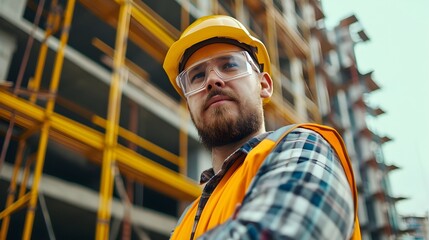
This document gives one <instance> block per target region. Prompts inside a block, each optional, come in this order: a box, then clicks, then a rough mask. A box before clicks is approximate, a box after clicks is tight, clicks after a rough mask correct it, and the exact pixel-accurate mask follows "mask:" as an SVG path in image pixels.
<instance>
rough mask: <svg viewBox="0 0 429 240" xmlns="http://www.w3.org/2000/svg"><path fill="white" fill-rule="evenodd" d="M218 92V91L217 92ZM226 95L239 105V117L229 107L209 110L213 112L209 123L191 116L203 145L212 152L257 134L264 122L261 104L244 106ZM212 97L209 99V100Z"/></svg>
mask: <svg viewBox="0 0 429 240" xmlns="http://www.w3.org/2000/svg"><path fill="white" fill-rule="evenodd" d="M215 91H216V90H215ZM215 94H224V95H228V96H230V97H232V99H233V100H234V101H235V102H236V103H237V104H238V105H239V109H240V113H239V114H238V116H237V117H234V114H233V113H231V112H230V111H231V109H229V108H228V107H227V106H219V107H216V108H215V109H209V110H210V111H212V112H211V114H210V116H206V117H209V118H210V119H209V121H207V120H206V121H205V122H201V121H200V122H199V123H198V122H196V121H195V119H194V117H193V115H192V114H191V118H192V121H193V122H194V125H195V127H196V128H197V131H198V135H199V136H200V140H201V142H202V144H203V145H204V146H205V147H206V148H207V149H208V150H211V149H212V148H213V147H220V146H224V145H227V144H230V143H234V142H238V141H240V140H242V139H244V138H245V137H247V136H249V135H251V134H253V133H255V132H257V131H258V130H259V129H260V127H261V125H262V124H263V123H262V122H263V120H262V118H263V117H262V106H261V104H262V103H261V104H249V106H243V105H242V103H241V101H239V100H238V99H237V98H234V97H233V96H231V95H230V94H225V93H224V92H222V93H217V92H216V93H213V94H212V95H215ZM209 98H210V96H209V97H208V99H209Z"/></svg>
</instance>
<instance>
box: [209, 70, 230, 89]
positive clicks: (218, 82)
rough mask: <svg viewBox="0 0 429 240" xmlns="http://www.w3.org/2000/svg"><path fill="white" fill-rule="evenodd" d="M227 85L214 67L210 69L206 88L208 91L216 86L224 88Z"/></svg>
mask: <svg viewBox="0 0 429 240" xmlns="http://www.w3.org/2000/svg"><path fill="white" fill-rule="evenodd" d="M224 86H225V82H224V81H223V80H222V79H221V78H220V77H219V76H218V75H217V74H216V72H215V71H214V70H213V69H210V70H209V72H208V73H207V85H206V89H207V90H208V91H210V90H212V89H213V88H214V87H218V88H222V87H224Z"/></svg>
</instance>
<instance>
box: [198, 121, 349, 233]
mask: <svg viewBox="0 0 429 240" xmlns="http://www.w3.org/2000/svg"><path fill="white" fill-rule="evenodd" d="M268 134H269V133H265V134H262V135H260V136H257V137H255V138H253V139H251V140H249V141H248V142H247V143H246V144H244V145H243V146H242V147H241V148H239V149H237V150H236V151H235V152H234V153H232V154H231V155H230V156H229V157H228V158H227V159H226V160H225V161H224V163H223V165H222V168H221V170H220V172H218V173H217V174H215V173H214V172H213V169H208V170H206V171H204V172H203V173H202V174H201V183H206V185H205V187H204V190H203V193H202V196H201V199H200V202H199V205H198V211H197V216H195V222H194V227H193V231H192V236H191V239H193V235H194V232H195V229H196V226H197V224H198V220H199V217H200V215H201V212H202V211H203V209H204V206H205V204H206V203H207V200H208V199H209V197H210V195H211V193H212V192H213V190H214V189H215V188H216V186H217V185H218V183H219V181H220V180H221V179H222V177H223V176H224V175H225V173H226V172H227V171H228V169H229V168H230V167H231V165H232V164H233V163H234V162H236V161H243V160H244V159H245V157H246V156H247V154H248V153H249V152H250V151H251V150H252V149H253V148H254V147H255V146H256V145H257V144H259V143H260V142H261V141H262V140H263V138H265V137H266V136H267V135H268ZM353 222H354V208H353V198H352V193H351V190H350V187H349V184H348V182H347V178H346V176H345V173H344V170H343V168H342V166H341V164H340V162H339V160H338V157H337V155H336V153H335V152H334V151H333V149H332V148H331V147H330V145H329V144H328V143H327V142H326V140H324V139H323V138H322V137H321V136H320V135H319V134H317V133H315V132H314V131H311V130H307V129H303V128H298V129H295V130H293V131H292V132H291V133H289V134H288V135H287V136H286V137H285V138H284V139H282V140H281V141H280V143H279V144H278V145H277V146H276V148H275V149H274V150H273V152H272V153H271V154H270V155H268V156H267V158H266V159H265V161H264V163H263V165H262V166H261V168H260V170H259V171H258V174H257V175H256V176H255V178H254V179H253V182H252V184H251V186H250V188H249V189H248V191H247V196H246V198H245V199H244V201H243V203H242V204H241V206H240V207H239V209H237V212H236V213H235V214H234V216H232V217H231V218H230V219H229V220H228V221H226V222H225V223H224V224H222V225H219V226H217V227H215V228H214V229H211V230H210V231H208V232H206V233H205V234H204V235H202V236H200V237H199V239H219V240H224V239H240V240H242V239H348V238H349V237H350V234H351V232H352V229H353Z"/></svg>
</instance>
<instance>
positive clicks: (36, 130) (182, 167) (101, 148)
mask: <svg viewBox="0 0 429 240" xmlns="http://www.w3.org/2000/svg"><path fill="white" fill-rule="evenodd" d="M29 2H31V3H33V5H34V6H35V2H33V1H29ZM65 2H66V5H65V8H64V10H61V8H60V7H59V6H60V3H58V2H57V1H56V0H52V1H50V4H51V6H50V7H49V11H48V12H46V11H43V9H44V6H43V4H44V1H43V0H40V1H38V7H37V8H36V20H35V22H34V26H35V27H37V25H39V23H38V22H37V21H38V20H37V16H39V18H40V15H41V14H45V15H47V17H46V23H47V27H46V29H45V31H44V37H43V40H42V41H41V46H40V48H39V52H38V57H37V64H36V66H37V67H36V70H35V73H34V76H33V77H32V78H31V79H30V80H29V81H28V85H27V86H26V87H23V88H21V83H20V81H16V82H15V86H14V88H13V89H12V88H11V86H10V85H8V86H4V87H2V88H1V89H0V117H1V118H3V119H5V120H6V121H8V122H9V127H8V130H7V132H6V133H5V140H4V144H3V148H2V162H0V169H1V165H2V163H3V162H4V155H6V151H7V150H8V143H9V141H11V140H16V141H17V142H18V148H17V152H16V159H15V161H14V167H13V174H12V178H11V181H10V186H9V191H8V196H7V200H6V206H5V208H4V209H3V210H2V211H1V212H0V219H1V220H2V226H1V234H0V239H6V238H7V233H8V226H9V221H10V216H11V215H12V214H14V213H15V212H17V211H18V210H20V209H24V208H26V217H25V223H24V230H23V236H22V238H23V239H30V238H31V234H32V228H33V223H34V216H35V209H36V205H37V202H38V198H39V186H40V181H41V178H42V173H43V167H44V161H45V154H46V150H47V146H48V141H49V140H53V141H55V142H57V143H59V144H61V145H62V146H65V147H66V148H68V149H71V150H72V151H74V152H77V153H79V154H82V155H83V156H85V157H86V158H87V159H89V160H91V161H93V162H94V163H96V164H98V165H100V166H101V180H100V190H99V205H98V215H97V216H98V217H97V223H96V239H109V226H110V218H111V212H110V209H111V201H112V195H113V189H114V181H115V180H114V179H115V176H117V174H118V173H117V171H116V169H118V171H119V172H120V174H121V175H123V176H126V177H127V178H129V179H131V180H132V181H136V182H140V183H142V184H144V185H145V186H148V187H151V188H153V189H156V190H157V191H159V192H162V193H164V194H166V195H168V196H170V197H172V198H174V199H177V200H179V201H191V200H193V199H195V198H196V197H197V196H198V195H199V194H200V192H201V189H200V186H199V185H198V184H197V183H196V182H195V181H193V180H191V179H190V178H188V177H186V169H187V155H188V152H187V148H186V145H187V136H188V133H187V131H186V123H187V122H189V119H188V116H187V114H186V113H185V112H186V110H185V106H184V104H183V103H177V104H176V105H174V104H173V106H179V108H178V109H179V110H178V111H179V112H180V113H181V116H182V121H181V122H182V123H185V124H183V126H182V127H181V130H180V137H179V139H177V141H179V142H180V144H179V146H180V153H179V155H176V154H174V153H171V152H169V151H167V150H165V149H163V148H161V147H160V146H158V145H157V144H155V143H153V142H151V141H150V140H148V139H145V138H143V137H141V136H139V135H137V134H136V133H134V132H133V131H132V130H128V129H125V128H123V127H121V126H120V125H119V116H120V114H121V97H122V86H123V84H124V82H125V81H127V80H128V79H129V78H130V76H131V72H132V73H133V74H136V73H137V74H138V75H140V76H142V77H143V78H146V76H145V75H147V73H146V72H145V71H144V70H143V69H140V68H139V67H138V66H136V65H134V64H133V63H132V62H131V61H130V60H129V59H127V57H126V52H127V43H128V40H130V41H132V42H133V43H134V44H136V45H137V46H138V47H140V48H141V49H143V50H144V51H145V52H147V53H148V54H150V55H151V56H152V57H153V58H154V59H156V60H157V61H158V62H160V63H161V62H162V61H163V58H164V56H165V53H166V51H167V49H168V47H169V46H170V45H171V44H172V43H173V42H174V41H175V39H177V38H178V36H179V31H178V30H176V29H175V28H174V27H172V26H171V25H170V24H168V22H166V21H165V20H164V19H162V18H161V17H159V16H157V14H156V13H155V12H154V11H152V10H151V9H150V8H149V7H148V6H146V5H145V4H144V3H143V2H142V1H132V0H80V1H79V3H80V4H81V5H82V6H84V7H86V8H87V9H89V10H90V11H91V12H92V13H93V14H95V15H96V16H98V17H99V18H100V19H102V20H103V21H105V22H106V23H107V24H109V25H111V26H112V27H113V28H114V29H115V31H116V38H115V39H116V40H115V45H114V48H113V49H112V48H110V47H108V45H107V44H105V43H103V42H102V41H101V40H99V39H94V40H93V42H92V44H93V45H94V46H95V47H96V48H97V49H99V50H100V51H102V52H104V53H105V54H106V55H108V56H110V57H111V58H112V61H111V69H112V72H111V81H110V87H109V96H108V106H107V117H106V118H103V117H100V116H98V115H96V114H93V113H91V112H87V111H85V110H84V109H80V108H79V106H76V105H74V104H73V103H72V102H70V101H66V100H65V99H62V98H61V97H60V96H57V92H58V86H59V84H60V80H61V72H62V68H63V64H64V51H65V49H66V48H67V43H68V39H69V30H70V27H71V24H72V20H73V17H74V9H75V5H76V1H75V0H67V1H65ZM232 2H234V4H233V6H234V11H235V12H234V14H233V15H235V16H236V17H237V18H239V20H242V21H244V22H246V19H244V17H243V16H245V14H244V10H243V9H244V6H246V7H247V8H249V9H250V10H252V9H253V10H254V11H256V9H264V12H263V13H261V14H260V17H262V18H263V20H261V21H262V22H263V24H264V25H265V29H264V30H263V31H262V32H263V33H265V34H266V39H265V40H266V43H267V48H268V50H269V52H270V54H271V56H272V58H273V59H272V62H273V69H274V70H273V78H274V79H275V84H276V86H280V87H278V88H276V92H275V94H274V96H273V98H272V101H271V103H270V104H268V105H267V106H266V107H267V108H266V112H267V114H268V116H270V117H269V119H268V120H269V121H270V119H271V121H274V122H273V123H272V125H273V126H274V125H282V124H287V123H291V122H303V121H313V122H321V118H320V114H319V113H318V106H317V104H318V103H317V92H316V84H315V69H314V68H315V67H314V65H313V63H312V60H311V51H310V46H309V42H310V38H311V35H310V27H308V26H306V25H305V23H303V22H301V23H298V26H299V28H300V29H299V30H300V31H298V30H296V29H293V28H291V27H290V26H289V25H287V24H285V21H284V16H282V15H281V14H280V12H279V11H278V9H276V6H275V4H274V3H273V1H246V0H243V1H232ZM301 2H303V3H302V4H310V5H311V4H312V5H314V3H313V1H312V0H305V1H301ZM210 3H211V6H212V8H211V10H212V13H218V14H228V12H227V11H226V10H225V8H224V7H223V6H222V5H221V4H219V3H218V2H217V1H210ZM189 7H190V2H189V1H184V3H182V12H181V14H180V15H181V24H182V26H181V27H182V28H184V27H186V26H187V25H189V22H190V17H189V16H190V8H189ZM191 15H192V14H191ZM240 16H241V18H242V19H240ZM54 34H59V37H58V38H59V44H58V48H57V50H56V56H55V62H54V65H53V70H52V74H51V79H50V81H49V82H50V83H49V89H48V90H47V91H43V90H41V89H40V85H41V80H42V75H43V72H44V70H46V57H47V52H48V45H47V39H48V38H51V37H53V36H54ZM254 34H256V35H257V34H258V33H256V32H254ZM32 37H33V36H30V37H29V42H30V40H31V41H33V39H32ZM28 47H29V48H31V43H29V44H28ZM27 51H29V50H27ZM285 56H288V57H289V58H291V59H296V60H300V64H301V65H302V69H304V70H303V71H302V72H300V73H295V75H298V76H300V77H299V78H297V79H296V78H293V77H292V76H290V77H289V78H293V79H294V81H295V84H296V85H298V86H301V87H300V88H298V89H300V91H296V92H293V93H291V94H292V95H293V96H292V98H293V99H295V100H294V101H293V103H288V102H287V101H286V100H285V99H287V96H285V93H284V90H285V89H288V85H285V82H284V81H283V80H282V79H284V76H283V75H284V74H283V73H282V70H281V60H280V58H284V57H285ZM25 61H27V60H25V59H24V60H23V62H25ZM22 67H23V68H24V69H25V66H22ZM290 74H292V75H293V74H294V73H293V72H292V73H290ZM19 78H22V76H19V77H18V79H19ZM166 81H167V80H166ZM298 81H302V82H298ZM144 87H148V88H150V87H151V86H150V84H149V85H148V84H146V85H144ZM154 91H155V90H154ZM155 95H157V94H155ZM157 97H158V100H159V101H162V102H163V103H164V104H165V105H169V104H170V103H169V101H170V100H168V99H167V100H166V99H165V98H163V97H162V96H161V94H158V95H157ZM41 102H42V103H43V104H41ZM56 104H61V105H62V106H65V107H67V108H69V109H72V110H74V111H75V112H79V113H80V114H81V115H84V117H85V118H86V119H88V120H90V122H91V123H92V124H93V126H96V127H92V126H88V125H85V124H83V123H80V122H78V121H76V120H73V119H71V118H67V117H65V116H63V115H61V114H58V113H56V112H55V111H54V108H55V106H56ZM274 119H277V120H274ZM278 119H281V120H280V121H279V120H278ZM36 135H37V136H38V148H37V151H36V153H35V154H31V155H29V156H27V157H26V159H24V155H25V154H24V151H25V149H26V141H27V139H28V138H29V137H31V136H36ZM118 138H121V139H125V140H126V141H127V142H129V143H130V144H129V145H127V146H125V145H123V144H120V143H119V142H118ZM136 146H138V147H139V148H143V149H145V150H147V151H149V152H151V153H153V154H155V155H157V156H158V157H160V158H162V159H164V160H165V161H168V162H170V163H172V164H174V165H176V166H177V167H178V169H179V170H178V171H173V170H170V169H168V168H166V167H165V166H163V165H161V164H159V163H157V162H154V161H153V160H151V159H149V158H148V157H145V156H143V155H141V154H139V153H138V152H136V151H135V147H136ZM21 169H22V170H23V172H24V174H23V177H22V179H21V182H20V186H19V184H18V178H19V176H18V175H19V172H20V170H21ZM30 175H32V176H33V178H32V182H29V178H30ZM28 184H31V188H30V189H29V190H27V189H26V186H27V185H28ZM18 187H19V189H18Z"/></svg>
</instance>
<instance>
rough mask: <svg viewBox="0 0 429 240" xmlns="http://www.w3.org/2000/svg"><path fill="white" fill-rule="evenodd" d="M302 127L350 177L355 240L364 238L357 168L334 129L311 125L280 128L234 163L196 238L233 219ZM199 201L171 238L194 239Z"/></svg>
mask: <svg viewBox="0 0 429 240" xmlns="http://www.w3.org/2000/svg"><path fill="white" fill-rule="evenodd" d="M298 127H300V128H306V129H310V130H313V131H315V132H317V133H319V134H320V135H321V136H322V137H323V138H324V139H325V140H326V141H327V142H328V143H329V144H330V145H331V146H332V148H333V149H334V150H335V152H336V153H337V155H338V157H339V160H340V162H341V165H342V166H343V169H344V172H345V174H346V177H347V181H348V183H349V185H350V189H351V190H352V193H353V201H354V215H355V218H354V219H355V223H354V232H353V235H352V237H351V239H361V236H360V228H359V221H358V215H357V204H358V201H357V200H358V195H357V189H356V184H355V181H354V177H353V169H352V165H351V163H350V160H349V157H348V155H347V151H346V147H345V145H344V143H343V141H342V140H341V137H340V135H339V134H338V132H337V131H335V130H334V129H333V128H330V127H327V126H322V125H318V124H311V123H306V124H295V125H289V126H285V127H283V128H280V129H278V130H277V131H275V132H273V133H271V134H270V135H269V136H268V137H266V138H265V139H264V140H262V141H261V142H260V143H259V144H258V145H257V146H256V147H255V148H253V149H252V150H251V151H250V152H249V153H248V155H247V156H246V158H245V159H244V161H243V162H238V161H237V162H236V163H234V164H233V165H232V166H231V168H230V169H229V170H228V171H227V172H226V174H225V176H224V177H223V178H222V180H221V181H220V182H219V184H218V186H216V189H215V190H214V191H213V193H212V195H211V196H210V198H209V199H208V201H207V203H206V205H205V207H204V210H203V212H202V214H201V217H200V220H199V221H198V225H197V229H196V231H195V239H197V238H198V237H199V236H201V235H202V234H204V233H205V232H207V231H208V230H210V229H212V228H214V227H216V226H218V225H220V224H222V223H224V222H225V221H227V220H228V219H229V218H231V216H232V215H233V214H234V211H235V210H236V207H237V205H239V204H240V203H242V201H243V199H244V197H245V195H246V193H247V190H248V188H249V186H250V183H251V182H252V180H253V178H254V177H255V176H256V174H257V172H258V170H259V167H260V166H261V165H262V163H263V162H264V160H265V158H266V157H267V156H268V154H270V152H271V151H272V150H273V149H274V148H275V147H276V145H277V144H278V143H279V142H280V141H281V139H283V138H284V137H285V136H286V135H287V134H288V133H289V132H291V131H292V130H294V129H295V128H298ZM199 200H200V198H198V199H196V200H195V201H194V202H193V203H192V205H191V206H190V207H189V209H188V211H187V212H186V214H185V215H184V216H182V219H181V221H180V222H179V224H178V225H177V226H176V228H175V230H174V232H173V235H172V236H171V239H179V240H182V239H188V238H189V237H190V236H191V232H192V227H193V224H194V217H195V215H196V212H197V208H198V203H199ZM185 236H186V237H185Z"/></svg>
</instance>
